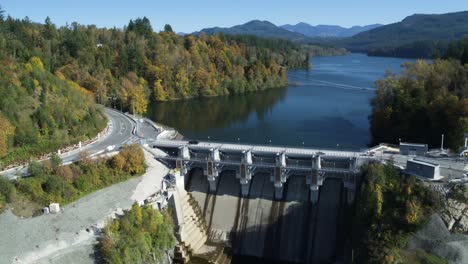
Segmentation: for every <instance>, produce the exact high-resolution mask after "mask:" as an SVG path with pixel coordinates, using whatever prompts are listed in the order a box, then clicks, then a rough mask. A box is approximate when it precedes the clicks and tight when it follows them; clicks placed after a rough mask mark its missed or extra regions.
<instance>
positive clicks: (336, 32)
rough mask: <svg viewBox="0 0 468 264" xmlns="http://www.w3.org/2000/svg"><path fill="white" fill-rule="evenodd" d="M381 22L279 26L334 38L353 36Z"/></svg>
mask: <svg viewBox="0 0 468 264" xmlns="http://www.w3.org/2000/svg"><path fill="white" fill-rule="evenodd" d="M381 26H382V24H372V25H367V26H353V27H350V28H345V27H341V26H335V25H317V26H312V25H309V24H307V23H303V22H301V23H298V24H296V25H289V24H287V25H283V26H280V27H281V28H284V29H286V30H289V31H291V32H296V33H301V34H303V35H305V36H307V37H312V38H317V37H327V38H328V37H336V38H346V37H351V36H354V35H356V34H358V33H361V32H364V31H368V30H371V29H374V28H378V27H381Z"/></svg>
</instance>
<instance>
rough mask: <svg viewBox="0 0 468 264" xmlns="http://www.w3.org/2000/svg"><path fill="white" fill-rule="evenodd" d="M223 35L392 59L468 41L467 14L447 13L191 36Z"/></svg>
mask: <svg viewBox="0 0 468 264" xmlns="http://www.w3.org/2000/svg"><path fill="white" fill-rule="evenodd" d="M201 33H205V34H215V33H223V34H230V35H255V36H257V37H262V38H279V39H287V40H292V41H296V42H308V43H315V44H322V45H326V46H336V47H341V48H346V49H348V50H350V51H352V52H365V53H368V54H371V55H379V56H395V57H418V58H420V57H434V56H438V54H439V55H440V54H443V53H444V52H445V50H446V48H447V46H448V44H449V43H450V42H452V41H455V40H460V39H463V38H468V11H462V12H455V13H447V14H414V15H411V16H408V17H406V18H405V19H403V20H402V21H400V22H396V23H392V24H388V25H380V24H372V25H367V26H354V27H351V28H344V27H340V26H334V25H318V26H311V25H309V24H307V23H298V24H296V25H283V26H280V27H278V26H276V25H275V24H273V23H271V22H268V21H260V20H252V21H250V22H247V23H245V24H242V25H237V26H233V27H230V28H220V27H214V28H205V29H202V30H201V31H198V32H194V33H192V34H195V35H198V34H201Z"/></svg>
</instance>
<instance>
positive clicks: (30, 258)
mask: <svg viewBox="0 0 468 264" xmlns="http://www.w3.org/2000/svg"><path fill="white" fill-rule="evenodd" d="M145 158H146V162H147V165H148V170H147V172H146V173H145V174H144V175H143V176H141V177H138V178H133V179H130V180H128V181H125V182H122V183H119V184H116V185H113V186H110V187H108V188H105V189H103V190H99V191H97V192H95V193H92V194H90V195H87V196H85V197H83V198H82V199H80V200H78V201H76V202H74V203H71V204H69V205H67V206H65V207H64V208H62V212H60V213H58V214H49V215H42V216H38V217H34V218H27V219H19V218H18V217H16V216H15V215H13V214H12V213H11V212H10V211H6V212H5V213H3V214H1V215H0V230H1V234H0V263H70V264H72V263H80V264H81V263H94V258H93V254H94V250H93V246H94V245H95V244H96V243H97V236H96V235H95V234H94V231H93V227H101V226H103V225H104V223H105V221H106V220H107V219H109V216H112V215H113V214H114V213H115V212H116V211H117V212H121V211H122V209H128V208H130V207H131V205H132V203H133V202H134V201H141V200H144V199H145V198H146V197H148V196H150V195H151V194H153V193H155V192H156V191H157V190H159V189H160V188H161V181H162V178H163V177H164V175H166V173H167V168H166V167H165V166H164V165H162V164H161V163H159V162H158V161H156V160H154V159H153V158H152V156H151V155H150V154H149V153H147V152H146V151H145Z"/></svg>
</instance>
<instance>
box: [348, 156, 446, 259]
mask: <svg viewBox="0 0 468 264" xmlns="http://www.w3.org/2000/svg"><path fill="white" fill-rule="evenodd" d="M361 173H362V179H363V182H362V184H361V190H360V195H359V198H358V200H357V201H356V205H355V207H354V208H355V213H354V217H353V222H352V227H353V228H352V230H353V231H352V240H353V245H352V247H353V251H354V259H353V263H376V264H377V263H379V264H380V263H389V264H390V263H411V262H407V261H404V259H402V254H401V252H400V250H401V249H403V248H404V246H405V245H406V239H407V237H408V235H409V234H411V233H412V232H415V231H416V230H418V229H419V228H420V227H421V225H422V224H424V222H425V220H426V219H427V217H428V216H430V215H431V214H432V213H433V212H435V211H436V210H437V209H438V208H439V207H440V205H441V200H440V198H439V197H438V196H437V195H436V194H435V193H434V192H433V191H431V190H430V189H429V188H427V187H424V186H423V184H422V183H421V182H417V181H416V179H415V178H414V177H411V178H404V177H403V176H402V175H400V174H399V172H398V171H397V170H396V169H395V168H394V167H393V165H391V164H387V165H382V164H379V163H375V164H369V165H366V166H364V167H363V168H362V169H361ZM419 257H420V258H421V262H420V263H444V261H442V260H440V259H438V258H437V257H435V256H431V255H428V254H427V253H426V255H423V256H419ZM429 258H430V259H436V260H438V262H435V261H434V262H429V261H427V259H429Z"/></svg>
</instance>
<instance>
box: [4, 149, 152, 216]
mask: <svg viewBox="0 0 468 264" xmlns="http://www.w3.org/2000/svg"><path fill="white" fill-rule="evenodd" d="M28 170H29V173H30V174H31V176H32V177H28V178H20V179H18V180H16V181H10V180H8V179H6V178H4V177H0V212H2V211H3V210H4V209H5V207H6V205H7V204H11V205H12V206H10V207H11V208H12V210H13V212H14V213H16V214H18V215H21V216H31V214H33V213H37V211H38V210H40V209H41V208H43V207H44V206H47V205H49V203H51V202H58V203H60V204H61V205H65V204H68V203H70V202H73V201H75V200H77V199H79V198H80V197H82V196H84V195H86V194H89V193H91V192H94V191H96V190H99V189H102V188H104V187H107V186H110V185H112V184H115V183H118V182H121V181H124V180H127V179H129V178H130V177H132V176H135V175H141V174H142V173H144V172H145V170H146V168H145V159H144V155H143V151H142V150H141V149H140V148H139V147H138V146H137V145H130V146H126V147H124V148H123V149H122V151H121V152H120V153H119V154H118V155H116V156H114V157H112V158H110V159H97V160H93V159H90V158H87V157H86V153H84V152H83V154H82V157H81V160H80V162H79V163H77V164H70V165H62V161H61V160H60V158H59V157H58V156H57V155H54V156H52V158H51V159H50V160H46V161H43V162H37V161H31V162H30V163H29V167H28ZM22 207H26V209H23V208H22Z"/></svg>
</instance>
